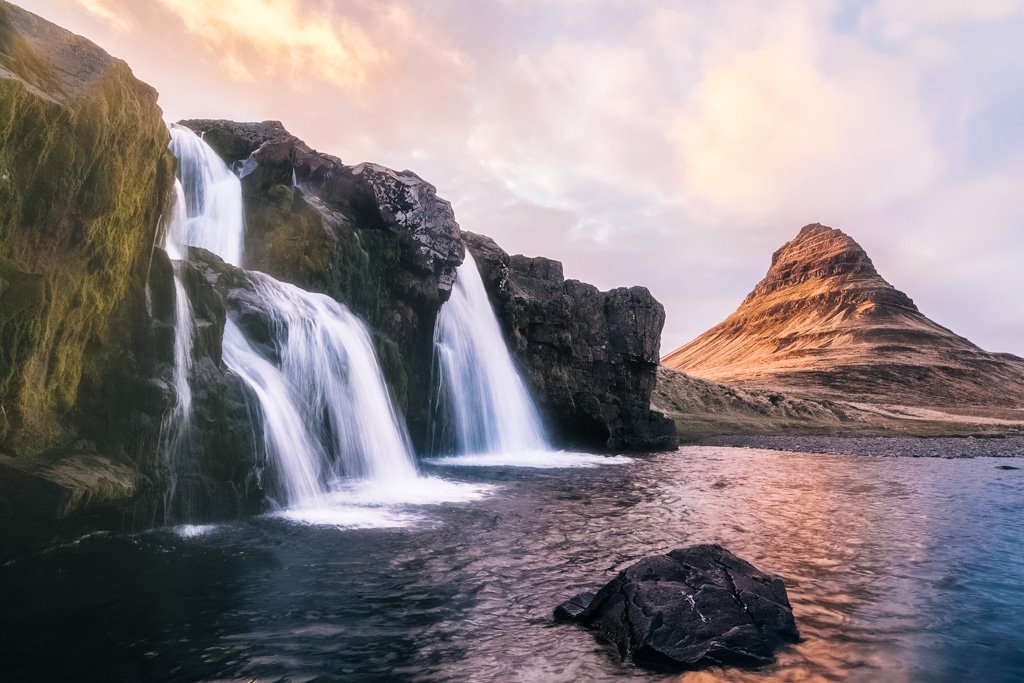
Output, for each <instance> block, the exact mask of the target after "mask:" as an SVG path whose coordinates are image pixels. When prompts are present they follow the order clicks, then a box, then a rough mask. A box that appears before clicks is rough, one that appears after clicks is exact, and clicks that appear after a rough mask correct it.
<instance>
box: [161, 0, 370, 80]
mask: <svg viewBox="0 0 1024 683" xmlns="http://www.w3.org/2000/svg"><path fill="white" fill-rule="evenodd" d="M158 2H159V3H160V4H161V5H163V6H164V7H165V8H166V9H167V10H168V11H170V12H171V13H173V14H174V15H176V16H178V17H179V18H180V19H181V20H182V21H183V22H184V24H185V27H186V28H187V29H188V31H189V33H191V34H192V35H194V36H196V37H197V38H198V39H199V40H201V41H202V42H203V43H204V44H205V45H206V46H207V47H208V48H209V49H210V50H211V51H212V52H213V53H215V54H216V56H217V58H218V60H219V61H220V63H221V65H222V66H223V67H224V69H225V73H227V74H228V76H230V77H231V78H232V79H234V80H237V81H241V82H255V81H258V80H259V78H260V77H261V76H286V77H291V78H297V79H300V80H314V81H316V80H318V81H324V82H328V83H331V84H333V85H337V86H339V87H341V88H344V89H347V90H358V89H359V88H360V87H361V86H362V85H364V84H365V83H366V82H367V80H368V78H369V76H370V74H371V72H372V71H373V70H374V69H376V68H379V67H380V66H381V65H383V64H384V63H385V62H386V55H385V53H384V52H383V51H381V50H380V49H378V48H377V47H376V46H375V44H374V43H373V41H372V40H371V39H370V36H369V35H368V34H367V32H366V31H364V30H363V29H362V28H361V27H359V26H357V25H356V24H354V23H352V22H350V21H347V20H345V19H343V18H340V17H336V16H333V15H331V14H329V13H327V12H323V11H310V10H307V9H305V8H303V7H302V5H301V4H300V3H299V1H298V0H218V2H209V1H208V0H158Z"/></svg>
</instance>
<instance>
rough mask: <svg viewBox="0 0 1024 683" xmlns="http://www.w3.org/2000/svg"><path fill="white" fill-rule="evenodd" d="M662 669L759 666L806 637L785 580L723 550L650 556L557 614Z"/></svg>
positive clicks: (704, 548)
mask: <svg viewBox="0 0 1024 683" xmlns="http://www.w3.org/2000/svg"><path fill="white" fill-rule="evenodd" d="M555 618H556V619H557V620H559V621H574V622H577V623H579V624H580V625H582V626H585V627H586V628H588V629H591V630H593V631H596V632H597V633H598V634H599V635H600V636H601V637H602V638H604V639H605V640H608V641H609V642H611V643H612V644H613V645H615V646H616V648H617V649H618V652H619V656H620V657H621V658H622V659H623V660H626V659H632V660H633V662H634V663H636V664H639V665H641V666H647V667H653V668H658V669H695V668H701V667H707V666H719V665H728V664H734V665H742V666H761V665H764V664H769V663H771V662H772V661H773V660H774V653H775V651H776V649H778V648H779V647H781V646H782V645H784V644H785V643H791V642H796V641H797V640H798V639H799V637H800V635H799V632H798V631H797V628H796V622H795V621H794V620H793V610H792V608H791V607H790V604H789V597H788V596H787V595H786V587H785V585H784V584H783V582H782V579H780V578H778V577H776V576H771V575H769V574H765V573H763V572H761V571H759V570H758V569H757V568H755V567H754V566H753V565H751V564H749V563H748V562H745V561H743V560H741V559H740V558H738V557H736V556H735V555H733V554H732V553H730V552H729V551H728V550H726V549H725V548H723V547H721V546H718V545H695V546H690V547H687V548H681V549H679V550H673V551H672V552H670V553H668V554H667V555H659V556H655V557H648V558H646V559H643V560H640V561H639V562H637V563H636V564H634V565H633V566H631V567H629V568H628V569H625V570H624V571H622V572H621V573H620V574H619V575H618V576H616V577H615V578H614V579H613V580H612V581H611V582H609V583H608V584H607V585H606V586H604V588H602V589H601V590H600V591H598V592H597V593H596V594H594V593H582V594H580V595H577V596H576V597H574V598H572V599H570V600H568V601H567V602H565V603H563V604H562V605H560V606H559V607H558V608H556V609H555Z"/></svg>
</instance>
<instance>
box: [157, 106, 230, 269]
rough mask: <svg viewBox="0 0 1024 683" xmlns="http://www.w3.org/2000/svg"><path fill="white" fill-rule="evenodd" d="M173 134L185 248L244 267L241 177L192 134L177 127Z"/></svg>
mask: <svg viewBox="0 0 1024 683" xmlns="http://www.w3.org/2000/svg"><path fill="white" fill-rule="evenodd" d="M170 130H171V153H172V154H173V155H174V156H175V158H177V160H178V179H179V180H180V181H181V184H182V186H183V189H184V193H185V200H186V206H187V214H188V225H187V232H186V236H185V244H188V245H191V246H193V247H202V248H203V249H207V250H209V251H211V252H213V253H214V254H216V255H217V256H220V257H221V258H222V259H224V261H225V262H226V263H230V264H231V265H233V266H241V265H242V245H243V243H244V239H245V218H244V211H243V206H242V184H241V183H240V182H239V181H238V176H236V175H235V174H234V173H232V172H231V169H230V168H228V167H227V164H225V163H224V162H223V161H222V160H221V158H220V157H219V156H218V155H217V153H216V152H215V151H213V149H212V148H211V147H210V146H209V145H207V144H206V143H205V142H203V140H202V139H201V138H200V137H199V136H198V135H196V134H195V133H193V132H192V131H191V130H189V129H188V128H185V127H184V126H179V125H176V124H171V126H170Z"/></svg>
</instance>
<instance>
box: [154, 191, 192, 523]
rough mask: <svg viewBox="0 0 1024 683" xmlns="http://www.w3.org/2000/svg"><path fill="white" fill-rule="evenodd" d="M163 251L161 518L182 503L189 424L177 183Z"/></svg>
mask: <svg viewBox="0 0 1024 683" xmlns="http://www.w3.org/2000/svg"><path fill="white" fill-rule="evenodd" d="M163 231H164V243H163V247H164V250H165V251H166V252H167V255H168V257H170V259H171V265H172V267H173V269H174V374H173V378H172V379H173V384H174V396H175V403H174V408H173V409H172V410H171V413H170V415H169V416H168V417H167V418H166V420H165V421H164V424H163V425H162V426H161V432H162V436H161V439H162V441H163V449H162V450H163V453H164V455H165V458H166V461H165V471H166V475H167V492H166V497H165V499H164V510H165V514H167V515H170V514H171V512H170V511H171V510H172V509H175V508H180V507H181V503H182V501H180V500H178V498H177V493H178V492H177V488H178V480H177V476H176V475H177V473H178V472H179V471H180V470H181V463H180V462H179V461H180V459H181V456H182V453H183V451H184V449H185V448H187V444H188V434H189V427H190V425H191V422H192V388H191V386H189V383H188V376H189V372H190V370H191V369H192V343H193V320H192V317H193V316H192V303H191V302H190V301H189V298H188V293H187V292H186V291H185V283H184V280H183V277H182V269H183V268H184V263H183V259H184V258H185V252H186V248H187V247H186V243H185V242H186V239H187V231H188V215H187V211H186V207H185V194H184V190H183V189H182V187H181V183H180V182H178V181H177V180H175V181H174V194H173V196H172V198H171V205H170V207H169V211H168V213H167V214H166V218H165V220H164V225H163Z"/></svg>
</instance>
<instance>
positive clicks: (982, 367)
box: [663, 223, 1024, 409]
mask: <svg viewBox="0 0 1024 683" xmlns="http://www.w3.org/2000/svg"><path fill="white" fill-rule="evenodd" d="M663 363H664V364H665V365H666V366H668V367H669V368H671V369H674V370H680V371H682V372H686V373H687V374H690V375H693V376H695V377H699V378H702V379H707V380H712V381H716V382H725V383H727V384H734V385H737V386H740V387H743V388H745V389H762V390H772V391H788V392H792V393H795V394H798V395H802V396H809V397H813V398H821V399H843V400H849V401H864V402H870V403H883V404H898V405H909V406H942V407H948V406H972V407H978V406H995V407H1000V408H1016V409H1024V359H1021V358H1017V357H1015V356H1011V355H1009V354H996V353H988V352H986V351H984V350H982V349H980V348H978V347H977V346H975V345H974V344H972V343H971V342H970V341H968V340H967V339H964V338H963V337H960V336H958V335H956V334H954V333H953V332H951V331H949V330H948V329H946V328H944V327H942V326H941V325H938V324H936V323H935V322H933V321H931V320H929V319H928V318H927V317H926V316H925V315H923V314H922V313H921V312H920V311H919V310H918V308H917V306H915V305H914V302H913V301H912V300H911V299H910V298H909V297H908V296H907V295H906V294H904V293H903V292H901V291H899V290H897V289H896V288H894V287H893V286H892V285H890V284H889V283H888V282H886V281H885V280H884V279H883V278H882V277H881V275H879V274H878V272H877V270H875V267H874V265H873V264H872V262H871V259H870V258H868V255H867V254H866V253H865V252H864V250H863V249H862V248H861V247H860V245H858V244H857V243H856V242H855V241H854V240H853V239H851V238H850V237H849V236H848V235H846V234H844V233H843V232H841V231H839V230H834V229H832V228H829V227H826V226H824V225H820V224H817V223H815V224H813V225H808V226H805V227H804V228H803V229H802V230H801V231H800V233H799V234H798V235H797V237H796V238H795V239H793V240H792V241H790V242H788V243H786V244H785V245H784V246H783V247H782V248H781V249H779V250H778V251H777V252H775V254H774V255H773V256H772V265H771V267H770V268H769V270H768V273H767V274H766V275H765V277H764V279H763V280H762V281H761V282H760V283H759V284H758V285H757V286H756V287H755V288H754V290H753V291H752V292H751V293H750V294H749V295H748V296H747V297H746V299H744V301H743V303H742V304H741V305H740V307H739V308H738V309H736V311H735V312H734V313H733V314H732V315H730V316H729V317H728V318H726V319H725V320H724V321H723V322H721V323H719V324H718V325H716V326H715V327H713V328H712V329H710V330H708V331H707V332H705V333H704V334H702V335H700V336H699V337H697V338H696V339H694V340H693V341H691V342H690V343H688V344H686V345H685V346H683V347H681V348H679V349H677V350H675V351H673V352H672V353H670V354H668V355H667V356H665V358H664V359H663Z"/></svg>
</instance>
